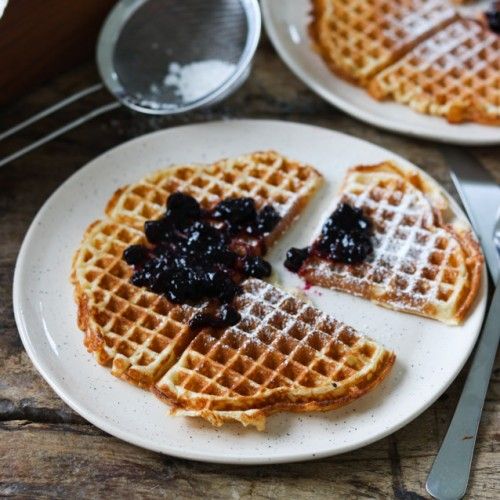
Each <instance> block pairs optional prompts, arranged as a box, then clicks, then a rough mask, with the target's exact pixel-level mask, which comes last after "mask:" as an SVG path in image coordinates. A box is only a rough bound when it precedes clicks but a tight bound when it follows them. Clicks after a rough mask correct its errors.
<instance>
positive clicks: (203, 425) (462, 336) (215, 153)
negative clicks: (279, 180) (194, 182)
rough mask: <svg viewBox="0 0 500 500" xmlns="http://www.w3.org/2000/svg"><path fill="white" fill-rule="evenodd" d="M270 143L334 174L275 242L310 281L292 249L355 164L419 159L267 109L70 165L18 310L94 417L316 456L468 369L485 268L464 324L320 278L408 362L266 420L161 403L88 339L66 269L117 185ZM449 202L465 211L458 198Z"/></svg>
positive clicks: (246, 457) (26, 331)
mask: <svg viewBox="0 0 500 500" xmlns="http://www.w3.org/2000/svg"><path fill="white" fill-rule="evenodd" d="M271 148H272V149H276V150H278V151H280V152H281V153H283V154H285V155H288V156H290V157H291V158H295V159H298V160H300V161H303V162H307V163H311V164H312V165H314V166H315V167H317V168H318V169H319V170H320V171H321V172H322V173H323V175H324V176H325V179H326V181H327V182H326V186H325V187H324V188H323V189H322V191H321V192H320V193H319V194H318V196H316V198H315V199H314V201H313V202H312V203H311V204H310V206H308V208H307V210H306V212H305V213H304V215H303V217H302V218H301V219H300V220H299V221H298V222H297V223H296V224H295V225H294V226H293V227H292V229H291V231H289V232H288V233H287V235H286V237H285V238H284V239H283V240H281V241H280V244H279V245H277V246H275V247H274V248H273V249H272V251H271V252H270V254H269V260H270V261H271V263H272V264H273V267H274V268H275V270H276V271H277V273H278V275H279V277H280V279H281V281H282V283H283V285H284V286H286V287H288V286H300V285H301V284H300V281H299V280H298V278H297V277H296V275H293V274H291V273H289V272H288V271H286V270H285V268H284V267H283V264H282V263H283V260H284V254H285V252H286V249H287V248H289V247H290V246H301V245H305V244H306V243H307V242H308V241H309V240H310V238H311V235H312V233H313V232H314V230H315V228H316V227H317V225H318V224H319V223H320V222H321V220H324V218H325V217H326V214H327V213H328V212H329V210H330V208H331V203H332V198H333V195H334V191H335V190H336V189H337V188H338V186H339V183H340V182H341V180H342V178H343V176H344V175H345V172H346V169H347V168H348V167H350V166H353V165H356V164H359V163H364V164H367V163H373V162H378V161H381V160H387V159H392V160H395V161H396V162H400V163H401V164H403V165H410V164H409V163H408V162H407V161H405V160H404V159H402V158H400V157H398V156H397V155H395V154H393V153H391V152H390V151H387V150H385V149H382V148H380V147H377V146H375V145H373V144H370V143H367V142H364V141H361V140H359V139H355V138H353V137H350V136H347V135H344V134H340V133H336V132H331V131H329V130H326V129H321V128H317V127H311V126H307V125H299V124H294V123H285V122H274V121H265V120H262V121H261V120H237V121H225V122H217V123H210V124H202V125H191V126H185V127H178V128H172V129H167V130H163V131H160V132H156V133H153V134H149V135H146V136H143V137H139V138H138V139H135V140H133V141H130V142H127V143H125V144H122V145H121V146H119V147H117V148H115V149H113V150H111V151H109V152H107V153H105V154H103V155H102V156H100V157H98V158H96V159H95V160H93V161H92V162H90V163H89V164H88V165H86V166H85V167H83V168H82V169H81V170H79V171H78V172H77V173H76V174H75V175H73V176H72V177H71V178H70V179H68V180H67V181H66V182H65V183H64V184H63V185H62V186H61V187H60V188H59V189H58V190H57V191H56V192H55V193H54V194H53V195H52V197H51V198H50V199H49V200H48V201H47V202H46V204H45V205H44V207H43V208H42V209H41V210H40V212H39V214H38V215H37V216H36V218H35V220H34V221H33V223H32V225H31V227H30V229H29V231H28V233H27V235H26V238H25V241H24V243H23V246H22V248H21V252H20V254H19V257H18V261H17V266H16V271H15V277H14V311H15V316H16V322H17V325H18V327H19V332H20V334H21V338H22V341H23V343H24V346H25V348H26V351H27V352H28V354H29V356H30V357H31V359H32V361H33V363H34V364H35V366H36V367H37V368H38V370H39V371H40V373H41V374H42V375H43V376H44V377H45V379H46V380H47V381H48V383H49V384H50V385H51V386H52V387H53V388H54V390H55V391H56V392H57V393H58V394H59V395H60V396H61V398H62V399H64V401H66V402H67V403H68V404H69V405H70V406H71V407H72V408H73V409H74V410H75V411H77V412H78V413H80V414H81V415H82V416H83V417H84V418H86V419H87V420H89V421H90V422H92V423H93V424H95V425H96V426H98V427H100V428H101V429H103V430H105V431H106V432H109V433H110V434H113V435H114V436H117V437H119V438H121V439H124V440H126V441H129V442H131V443H134V444H136V445H138V446H142V447H144V448H148V449H151V450H155V451H160V452H163V453H168V454H171V455H176V456H180V457H185V458H192V459H198V460H206V461H212V462H229V463H247V464H252V463H271V462H286V461H293V460H306V459H311V458H316V457H322V456H326V455H332V454H335V453H341V452H344V451H348V450H352V449H355V448H358V447H360V446H364V445H366V444H368V443H371V442H373V441H375V440H376V439H379V438H382V437H383V436H386V435H387V434H389V433H391V432H394V431H395V430H397V429H398V428H400V427H401V426H403V425H405V424H406V423H408V422H409V421H410V420H412V419H413V418H415V417H416V416H417V415H418V414H420V413H421V412H422V411H423V410H424V409H425V408H427V407H428V406H429V405H430V404H431V403H432V402H433V401H435V400H436V398H437V397H438V396H439V395H440V394H441V393H442V392H443V391H444V390H445V389H446V387H448V385H449V384H450V383H451V382H452V380H453V379H454V378H455V377H456V375H457V374H458V372H459V370H460V368H461V367H462V366H463V364H464V362H465V360H466V359H467V357H468V355H469V354H470V352H471V349H472V347H473V345H474V342H475V340H476V337H477V334H478V332H479V328H480V326H481V321H482V318H483V314H484V309H485V305H486V298H485V297H486V293H485V292H486V280H484V279H483V284H482V286H481V291H480V293H479V297H478V299H477V303H476V304H475V306H474V308H473V311H472V314H471V315H470V317H469V318H468V319H467V321H466V322H465V324H464V325H463V326H460V327H451V326H447V325H444V324H441V323H438V322H437V321H433V320H426V319H423V318H419V317H416V316H412V315H409V314H402V313H397V312H394V311H390V310H387V309H384V308H382V307H378V306H376V305H374V304H371V303H370V302H368V301H366V300H363V299H360V298H356V297H352V296H350V295H347V294H342V293H337V292H333V291H328V290H320V289H315V288H312V289H311V290H309V291H308V293H309V296H310V298H311V300H312V301H313V302H314V303H315V304H316V305H317V306H318V307H320V308H321V309H323V310H324V311H326V312H328V313H330V314H332V315H333V316H335V317H336V318H338V319H339V320H342V321H345V322H347V323H349V324H351V325H352V326H354V327H355V328H357V329H358V330H359V331H361V332H362V333H365V334H367V335H370V336H372V337H373V338H375V339H376V340H378V341H380V342H382V343H383V344H385V345H386V346H388V347H390V348H391V349H394V351H395V352H396V355H397V362H396V364H395V366H394V369H393V370H392V372H391V373H390V375H389V376H388V378H387V379H386V380H385V381H384V382H383V383H382V384H381V385H380V386H379V387H377V388H376V389H375V390H374V391H373V392H371V393H370V394H368V395H366V396H364V397H363V398H361V399H360V400H358V401H356V402H354V403H353V404H351V405H349V406H347V407H345V408H342V409H340V410H338V411H331V412H327V413H321V414H318V413H316V414H313V413H311V414H289V413H283V414H279V415H275V416H272V417H270V418H269V421H268V427H267V430H266V431H265V432H261V433H259V432H257V431H256V430H253V429H245V428H243V427H241V426H239V425H235V424H234V425H233V424H231V425H227V426H224V427H223V428H220V429H216V428H214V427H212V426H211V425H210V424H208V423H207V422H205V421H202V420H201V419H188V418H181V417H172V416H169V415H168V414H167V406H166V405H165V404H164V403H162V402H161V401H159V400H158V399H156V398H155V397H154V396H153V395H152V394H150V393H148V392H146V391H143V390H141V389H138V388H136V387H133V386H131V385H129V384H127V383H126V382H123V381H121V380H119V379H116V378H114V377H113V376H112V375H111V374H110V372H109V370H107V369H106V368H104V367H102V366H99V365H98V364H97V362H96V361H95V359H94V357H93V356H92V355H90V354H89V353H87V352H86V351H85V348H84V347H83V344H82V340H83V334H82V333H81V332H80V331H79V330H78V328H77V326H76V306H75V304H74V303H73V290H72V287H71V285H70V283H69V273H70V268H71V258H72V255H73V252H74V251H75V249H76V248H77V247H78V245H79V243H80V240H81V238H82V235H83V232H84V230H85V228H86V227H87V225H88V224H89V223H90V222H92V221H93V220H95V219H97V218H100V217H102V216H103V210H104V206H105V204H106V201H107V200H108V199H109V197H110V196H111V194H112V193H113V192H114V191H115V190H116V189H117V188H118V187H120V186H122V185H124V184H127V183H130V182H133V181H136V180H138V179H140V178H141V177H143V176H144V175H145V174H147V173H149V172H151V171H153V170H155V169H158V168H162V167H166V166H168V165H170V164H175V163H177V164H179V163H180V164H182V163H186V162H188V163H192V162H202V163H205V162H211V161H214V160H217V159H220V158H224V157H227V156H234V155H240V154H242V153H247V152H251V151H256V150H264V149H271ZM452 208H453V210H454V211H455V213H456V214H457V215H458V216H459V217H463V214H462V213H461V212H460V210H459V209H458V207H457V206H456V204H455V203H452Z"/></svg>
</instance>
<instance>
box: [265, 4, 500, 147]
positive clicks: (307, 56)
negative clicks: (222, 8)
mask: <svg viewBox="0 0 500 500" xmlns="http://www.w3.org/2000/svg"><path fill="white" fill-rule="evenodd" d="M450 2H451V0H450ZM489 3H490V1H489V0H481V2H474V4H473V5H470V6H463V7H460V9H461V10H462V11H463V13H464V14H466V15H475V13H476V12H477V11H478V10H479V9H484V8H485V6H487V5H489ZM261 5H262V16H263V19H264V25H265V27H266V31H267V33H268V34H269V38H270V39H271V41H272V42H273V45H274V47H275V48H276V50H277V51H278V54H279V55H280V56H281V58H282V59H283V61H284V62H285V63H286V64H287V65H288V67H289V68H290V69H291V70H292V71H293V72H294V73H295V75H296V76H297V77H299V78H300V79H301V80H302V81H303V82H304V83H305V84H306V85H307V86H308V87H309V88H310V89H311V90H313V91H314V92H316V93H317V94H318V95H319V96H321V97H322V98H323V99H325V100H326V101H328V102H330V103H331V104H333V105H334V106H337V107H338V108H340V109H341V110H343V111H345V112H346V113H349V114H350V115H352V116H354V118H357V119H359V120H363V121H365V122H367V123H370V124H371V125H375V126H377V127H381V128H385V129H387V130H392V131H393V132H397V133H399V134H405V135H411V136H416V137H423V138H426V139H431V140H433V141H441V142H447V143H455V144H470V145H474V144H476V145H478V144H500V127H494V126H487V125H479V124H475V123H464V124H459V125H456V124H455V125H452V124H450V123H448V122H447V121H446V120H445V119H443V118H438V117H434V116H428V115H423V114H420V113H417V112H415V111H412V110H411V109H410V108H409V107H408V106H404V105H402V104H398V103H395V102H379V101H376V100H375V99H373V98H371V97H370V96H369V95H368V94H367V93H366V92H365V91H364V90H363V89H361V88H359V87H357V86H355V85H352V84H350V83H348V82H347V81H345V80H342V79H341V78H339V77H337V76H335V75H334V74H333V73H332V72H331V71H330V70H329V69H328V67H327V66H326V64H325V63H324V62H323V60H322V59H321V57H320V56H319V55H318V54H317V53H316V52H315V51H314V50H313V49H312V46H311V40H310V38H309V35H308V33H307V25H308V23H309V19H310V15H309V12H310V10H311V2H310V0H280V1H276V0H262V2H261Z"/></svg>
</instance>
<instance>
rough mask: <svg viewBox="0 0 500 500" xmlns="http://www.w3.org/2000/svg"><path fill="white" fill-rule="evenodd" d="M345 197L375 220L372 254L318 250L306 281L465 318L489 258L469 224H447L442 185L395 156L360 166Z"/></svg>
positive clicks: (407, 308) (450, 319) (449, 319)
mask: <svg viewBox="0 0 500 500" xmlns="http://www.w3.org/2000/svg"><path fill="white" fill-rule="evenodd" d="M339 200H341V201H344V202H347V203H349V204H351V205H352V206H355V207H358V208H361V209H362V210H363V212H364V213H365V215H366V216H368V217H369V218H370V219H371V221H372V224H373V226H374V234H373V236H372V239H373V247H374V249H373V254H372V255H371V256H370V257H369V258H368V259H367V260H365V261H364V262H362V263H360V264H356V265H349V264H344V263H339V262H333V261H330V260H327V259H323V258H321V257H318V256H314V255H312V256H310V257H308V258H307V259H306V261H305V262H304V264H303V265H302V267H301V269H300V275H301V276H303V278H304V279H305V280H306V281H307V282H309V283H311V284H314V285H320V286H323V287H326V288H333V289H337V290H341V291H345V292H348V293H351V294H354V295H359V296H361V297H365V298H367V299H370V300H372V301H374V302H376V303H377V304H380V305H382V306H385V307H389V308H392V309H395V310H398V311H404V312H409V313H414V314H419V315H422V316H426V317H430V318H434V319H437V320H440V321H443V322H445V323H449V324H458V323H461V322H462V321H463V320H464V318H465V316H466V314H467V312H468V310H469V309H470V307H471V305H472V303H473V301H474V298H475V296H476V294H477V292H478V289H479V284H480V279H481V272H482V266H483V257H482V254H481V251H480V249H479V246H478V244H477V242H476V240H475V238H474V237H473V235H472V233H471V230H470V228H469V227H468V226H466V225H465V223H458V222H451V223H445V221H444V217H445V215H446V210H447V208H448V206H447V201H446V200H445V198H444V197H443V196H442V194H441V192H440V189H439V187H438V186H437V185H436V184H434V183H433V182H432V181H430V180H429V179H427V178H424V177H423V176H422V175H421V174H419V173H418V172H417V171H415V170H413V169H403V168H401V167H399V166H396V165H395V164H393V163H390V162H384V163H380V164H378V165H371V166H358V167H354V168H352V169H350V170H349V172H348V174H347V176H346V178H345V180H344V183H343V186H342V187H341V190H340V193H339Z"/></svg>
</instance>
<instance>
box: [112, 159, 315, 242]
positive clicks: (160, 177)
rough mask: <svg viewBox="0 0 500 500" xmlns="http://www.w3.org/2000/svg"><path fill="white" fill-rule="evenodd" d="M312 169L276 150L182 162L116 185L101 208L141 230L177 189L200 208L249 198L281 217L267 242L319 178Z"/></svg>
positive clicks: (283, 226)
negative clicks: (201, 162) (203, 162)
mask: <svg viewBox="0 0 500 500" xmlns="http://www.w3.org/2000/svg"><path fill="white" fill-rule="evenodd" d="M322 182H323V181H322V176H321V174H319V173H318V172H317V171H316V170H315V169H314V168H312V167H310V166H308V165H304V164H302V163H299V162H296V161H292V160H289V159H287V158H285V157H283V156H281V155H279V154H278V153H276V152H275V151H265V152H258V153H253V154H250V155H246V156H240V157H238V158H231V159H225V160H221V161H218V162H216V163H213V164H212V165H208V166H204V167H200V166H196V165H184V166H178V167H171V168H168V169H165V170H160V171H158V172H155V173H153V174H152V175H150V176H148V177H146V178H144V179H143V180H141V181H140V182H138V183H137V184H131V185H129V186H126V187H124V188H122V189H120V190H118V191H117V192H116V193H115V194H114V195H113V197H112V198H111V200H110V201H109V203H108V205H107V207H106V215H107V216H108V217H110V218H112V219H114V220H117V221H120V222H123V223H125V224H129V225H131V226H133V227H136V228H140V229H142V227H143V225H144V222H145V221H146V220H149V219H156V218H158V217H160V216H161V215H162V214H163V213H164V212H165V203H166V200H167V198H168V196H169V195H170V194H171V193H173V192H175V191H181V192H183V193H185V194H190V195H192V196H193V197H194V198H196V199H197V200H198V201H199V203H200V205H201V206H202V208H204V209H210V208H213V207H214V206H215V205H216V204H217V203H218V202H219V201H221V200H222V199H224V198H231V197H245V196H248V197H251V198H253V199H254V200H255V204H256V207H257V209H260V208H261V207H262V206H263V205H267V204H271V205H273V207H274V208H275V209H276V210H277V211H278V212H279V214H280V216H281V221H280V222H279V223H278V225H277V226H276V228H275V229H274V231H272V232H271V233H270V234H268V235H267V236H266V238H265V243H266V244H267V245H268V246H270V245H272V244H273V243H274V241H275V240H276V238H277V237H278V236H279V235H280V234H281V233H282V232H283V231H284V230H285V229H286V228H287V227H288V226H289V225H290V224H291V223H292V222H293V220H294V219H295V218H296V217H297V216H298V215H299V213H300V212H301V211H302V209H303V208H304V207H305V205H306V204H307V203H308V202H309V200H310V199H311V197H312V195H313V194H314V193H315V192H316V190H317V189H318V188H319V186H320V185H321V183H322Z"/></svg>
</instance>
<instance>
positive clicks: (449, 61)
mask: <svg viewBox="0 0 500 500" xmlns="http://www.w3.org/2000/svg"><path fill="white" fill-rule="evenodd" d="M369 91H370V93H371V94H372V95H373V96H374V97H375V98H377V99H394V100H396V101H398V102H400V103H403V104H408V105H409V106H410V107H411V108H412V109H414V110H415V111H419V112H421V113H427V114H431V115H437V116H443V117H445V118H447V119H448V121H450V122H463V121H475V122H480V123H484V124H490V125H500V37H499V36H498V35H496V34H495V33H492V32H491V31H489V30H488V29H487V28H486V27H484V26H482V25H481V23H478V22H476V21H473V20H469V19H460V20H458V21H456V22H454V23H453V24H451V25H449V26H448V27H446V28H445V29H444V30H443V31H440V32H439V33H436V34H435V35H433V36H432V37H431V38H429V39H428V40H426V41H425V42H423V43H421V44H420V45H418V46H417V47H415V48H414V49H413V50H412V51H411V52H409V53H408V54H407V55H406V56H405V57H404V58H403V59H401V60H400V61H398V62H397V63H395V64H394V65H392V66H390V67H388V68H387V69H385V70H384V71H382V72H381V73H380V74H379V75H377V76H376V77H375V78H374V79H373V81H372V82H371V84H370V86H369Z"/></svg>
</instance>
